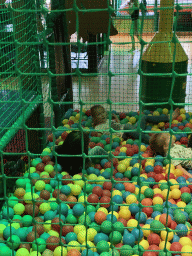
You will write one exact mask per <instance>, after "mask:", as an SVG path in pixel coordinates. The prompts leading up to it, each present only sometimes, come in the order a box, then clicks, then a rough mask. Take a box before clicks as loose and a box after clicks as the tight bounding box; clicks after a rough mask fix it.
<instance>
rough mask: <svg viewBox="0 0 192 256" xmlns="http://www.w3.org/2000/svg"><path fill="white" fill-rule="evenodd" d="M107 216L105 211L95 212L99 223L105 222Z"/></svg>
mask: <svg viewBox="0 0 192 256" xmlns="http://www.w3.org/2000/svg"><path fill="white" fill-rule="evenodd" d="M106 218H107V216H106V214H105V213H104V212H101V211H98V212H96V213H95V222H96V223H97V224H99V225H101V223H103V221H105V220H106Z"/></svg>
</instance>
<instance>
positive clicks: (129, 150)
mask: <svg viewBox="0 0 192 256" xmlns="http://www.w3.org/2000/svg"><path fill="white" fill-rule="evenodd" d="M126 155H127V156H133V155H134V151H133V150H132V148H128V149H127V151H126Z"/></svg>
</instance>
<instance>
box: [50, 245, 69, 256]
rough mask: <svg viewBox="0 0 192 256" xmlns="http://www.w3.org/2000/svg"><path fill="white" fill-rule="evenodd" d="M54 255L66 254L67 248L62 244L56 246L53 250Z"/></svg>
mask: <svg viewBox="0 0 192 256" xmlns="http://www.w3.org/2000/svg"><path fill="white" fill-rule="evenodd" d="M53 255H54V256H61V255H62V256H67V249H66V248H65V247H64V246H58V247H56V248H55V250H54V252H53Z"/></svg>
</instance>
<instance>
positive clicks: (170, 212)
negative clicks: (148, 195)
mask: <svg viewBox="0 0 192 256" xmlns="http://www.w3.org/2000/svg"><path fill="white" fill-rule="evenodd" d="M163 213H168V214H171V215H173V210H172V209H171V208H168V209H167V208H163Z"/></svg>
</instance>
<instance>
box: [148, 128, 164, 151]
mask: <svg viewBox="0 0 192 256" xmlns="http://www.w3.org/2000/svg"><path fill="white" fill-rule="evenodd" d="M166 140H167V134H166V133H155V134H153V135H152V136H151V138H150V140H149V145H150V148H151V149H152V150H153V152H154V154H155V155H162V156H164V155H165V150H164V146H165V144H166Z"/></svg>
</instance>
